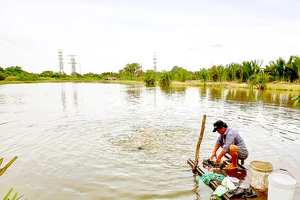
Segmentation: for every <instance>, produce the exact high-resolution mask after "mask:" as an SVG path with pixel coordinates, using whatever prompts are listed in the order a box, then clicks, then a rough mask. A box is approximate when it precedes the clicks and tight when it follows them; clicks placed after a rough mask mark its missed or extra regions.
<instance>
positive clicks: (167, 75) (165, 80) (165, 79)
mask: <svg viewBox="0 0 300 200" xmlns="http://www.w3.org/2000/svg"><path fill="white" fill-rule="evenodd" d="M171 77H172V72H167V71H163V72H162V73H160V79H159V85H161V86H169V85H170V83H171Z"/></svg>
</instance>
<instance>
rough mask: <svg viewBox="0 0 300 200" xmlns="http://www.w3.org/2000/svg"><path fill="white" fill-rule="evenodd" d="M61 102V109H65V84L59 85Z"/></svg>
mask: <svg viewBox="0 0 300 200" xmlns="http://www.w3.org/2000/svg"><path fill="white" fill-rule="evenodd" d="M61 104H62V107H63V111H65V110H66V108H67V104H66V93H65V86H64V85H63V86H62V87H61Z"/></svg>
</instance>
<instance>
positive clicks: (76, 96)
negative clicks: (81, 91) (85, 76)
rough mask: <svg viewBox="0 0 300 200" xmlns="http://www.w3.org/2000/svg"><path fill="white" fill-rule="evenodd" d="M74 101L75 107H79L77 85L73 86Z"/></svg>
mask: <svg viewBox="0 0 300 200" xmlns="http://www.w3.org/2000/svg"><path fill="white" fill-rule="evenodd" d="M73 100H74V107H75V108H77V107H78V95H77V85H76V83H75V84H73Z"/></svg>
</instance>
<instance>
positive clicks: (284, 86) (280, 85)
mask: <svg viewBox="0 0 300 200" xmlns="http://www.w3.org/2000/svg"><path fill="white" fill-rule="evenodd" d="M24 83H25V84H27V83H28V84H30V83H113V84H128V85H134V84H137V85H145V83H144V82H143V81H139V80H41V81H0V85H6V84H24ZM204 86H206V87H219V88H244V89H248V88H250V86H249V85H248V84H247V83H236V82H206V83H204V82H203V81H198V80H193V81H186V82H179V81H172V82H171V84H170V87H204ZM254 89H255V88H254ZM266 90H282V91H299V92H300V83H288V82H272V83H267V84H266Z"/></svg>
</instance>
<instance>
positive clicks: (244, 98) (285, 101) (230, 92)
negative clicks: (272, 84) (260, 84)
mask: <svg viewBox="0 0 300 200" xmlns="http://www.w3.org/2000/svg"><path fill="white" fill-rule="evenodd" d="M199 91H200V95H201V97H202V98H203V97H205V96H206V97H207V98H209V99H212V100H230V101H239V102H246V103H250V102H259V101H262V102H264V103H270V104H274V105H279V106H285V107H292V105H293V101H292V98H293V96H295V94H293V92H289V91H273V90H254V89H241V88H230V89H228V88H205V87H202V88H200V90H199Z"/></svg>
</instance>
